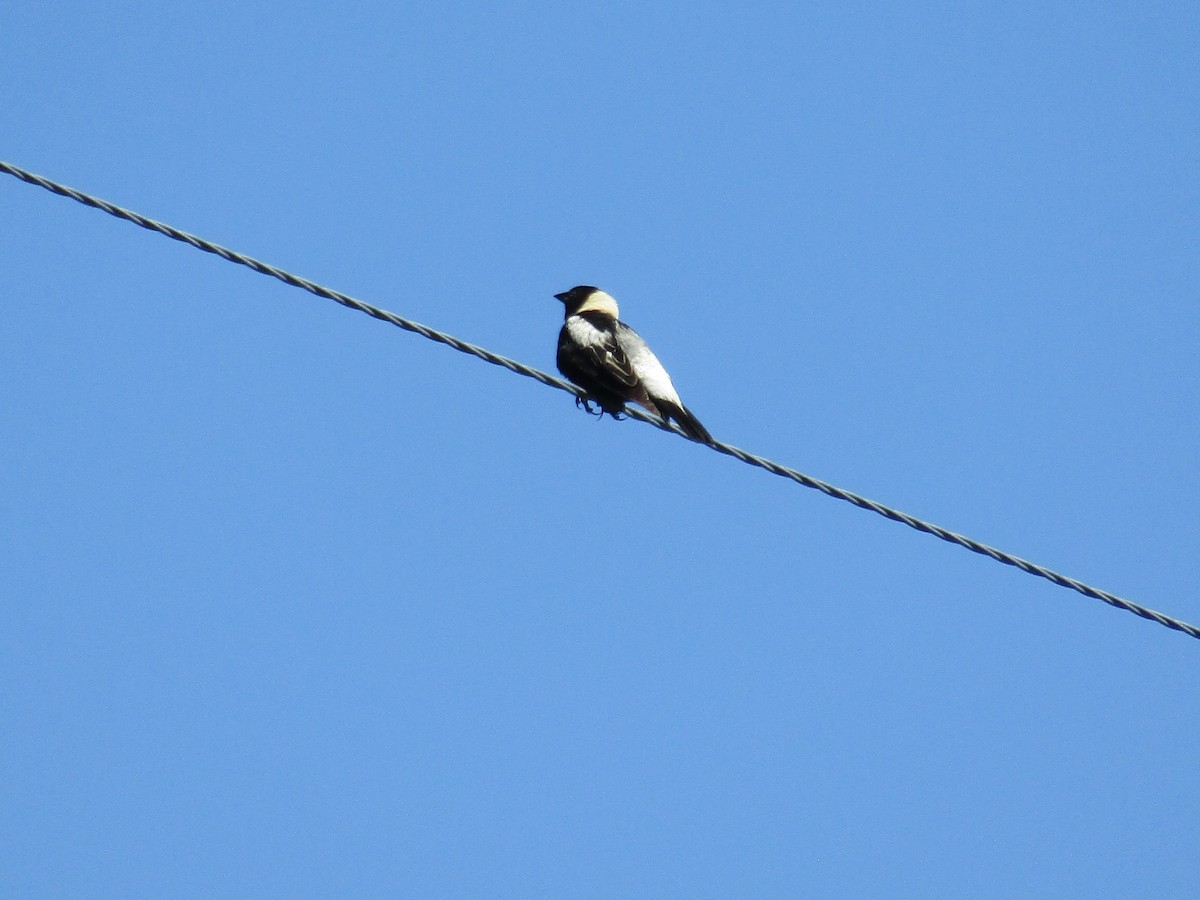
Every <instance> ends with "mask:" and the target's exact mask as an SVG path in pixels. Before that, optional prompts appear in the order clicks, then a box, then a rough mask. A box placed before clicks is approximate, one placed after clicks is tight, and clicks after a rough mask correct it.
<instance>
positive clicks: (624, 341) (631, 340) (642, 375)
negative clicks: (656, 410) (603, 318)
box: [616, 322, 683, 406]
mask: <svg viewBox="0 0 1200 900" xmlns="http://www.w3.org/2000/svg"><path fill="white" fill-rule="evenodd" d="M616 342H617V344H618V346H619V348H620V350H621V351H622V354H621V355H622V357H623V358H624V359H625V360H627V362H628V363H629V366H630V368H631V370H632V371H633V373H634V378H635V379H637V380H638V381H640V382H641V384H642V387H643V388H644V389H645V390H646V393H648V394H649V395H650V398H651V399H652V400H658V399H663V400H667V401H670V402H671V403H673V404H675V405H676V406H682V405H683V404H682V401H680V399H679V394H678V393H676V391H675V385H673V384H672V383H671V376H670V375H668V374H667V370H666V369H664V368H663V364H662V363H660V362H659V361H658V357H657V356H655V355H654V351H653V350H651V349H650V347H649V346H647V344H646V342H645V341H643V340H642V338H641V335H639V334H638V333H637V332H636V331H634V330H633V329H632V328H630V327H629V326H628V325H626V324H625V323H624V322H617V327H616Z"/></svg>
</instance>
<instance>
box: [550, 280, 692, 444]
mask: <svg viewBox="0 0 1200 900" xmlns="http://www.w3.org/2000/svg"><path fill="white" fill-rule="evenodd" d="M554 297H555V299H557V300H561V301H562V303H563V306H565V307H566V321H565V322H564V323H563V327H562V331H560V332H559V333H558V359H557V362H558V371H560V372H562V373H563V374H564V375H566V376H567V378H569V379H571V381H573V382H574V383H575V384H577V385H579V386H580V387H581V388H583V389H584V390H585V391H587V392H588V394H589V395H591V399H593V400H595V401H596V402H597V403H599V404H600V408H601V410H602V412H601V413H600V415H604V413H608V414H609V415H611V416H612V417H613V418H616V417H617V416H618V415H619V414H620V413H622V412H624V410H625V404H626V403H627V402H632V403H637V404H639V405H641V406H644V407H645V408H646V409H648V410H649V411H650V412H652V413H654V414H655V415H658V416H660V417H661V418H663V419H664V420H666V419H674V420H675V421H676V422H678V423H679V427H680V428H682V429H683V430H684V432H685V433H686V434H687V435H688V436H689V437H690V438H692V439H693V440H696V441H701V442H702V443H705V444H711V443H712V435H710V434H709V433H708V430H707V429H706V428H705V427H704V426H703V425H701V424H700V422H699V421H698V420H697V419H696V417H695V416H694V415H692V413H691V411H690V410H689V409H688V408H687V407H686V406H684V405H683V401H682V400H680V399H679V394H678V393H677V392H676V391H675V385H673V384H671V376H670V375H668V374H667V370H666V369H664V368H663V366H662V363H660V362H659V361H658V357H657V356H655V355H654V353H653V352H651V350H650V348H649V347H647V346H646V342H645V341H643V340H642V339H641V337H639V336H638V333H637V332H636V331H634V330H633V329H632V328H630V327H629V326H628V325H626V324H625V323H624V322H622V321H621V320H620V319H619V318H618V315H619V312H618V310H617V301H616V300H614V299H613V298H612V297H610V296H609V295H608V294H606V293H605V292H604V291H602V290H600V289H599V288H597V287H592V286H591V285H589V284H581V285H579V286H578V287H573V288H571V289H570V290H569V291H565V292H563V293H561V294H555V295H554ZM583 403H584V406H585V407H587V410H588V412H591V407H590V406H588V401H587V400H584V401H583Z"/></svg>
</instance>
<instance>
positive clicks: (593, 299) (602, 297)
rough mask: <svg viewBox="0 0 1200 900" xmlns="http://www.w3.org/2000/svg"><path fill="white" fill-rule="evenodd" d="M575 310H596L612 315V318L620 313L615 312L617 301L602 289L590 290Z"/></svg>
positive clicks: (580, 311) (577, 311) (615, 317)
mask: <svg viewBox="0 0 1200 900" xmlns="http://www.w3.org/2000/svg"><path fill="white" fill-rule="evenodd" d="M575 312H576V313H583V312H598V313H600V314H601V315H605V316H612V317H613V318H614V319H617V318H620V313H619V312H617V301H616V300H614V299H613V298H612V297H611V296H609V295H608V294H606V293H604V291H592V293H591V295H590V296H589V297H588V298H587V299H586V300H584V301H583V305H582V306H580V307H579V309H577V310H575Z"/></svg>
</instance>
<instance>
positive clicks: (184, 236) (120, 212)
mask: <svg viewBox="0 0 1200 900" xmlns="http://www.w3.org/2000/svg"><path fill="white" fill-rule="evenodd" d="M0 171H3V172H6V173H7V174H9V175H13V176H15V177H16V178H19V179H20V180H22V181H24V182H27V183H29V184H32V185H36V186H37V187H40V188H44V189H45V190H47V191H50V192H51V193H54V194H58V195H60V196H62V197H68V198H70V199H72V200H75V201H77V202H79V203H82V204H84V205H85V206H90V207H92V208H93V209H99V210H102V211H103V212H106V213H108V214H109V215H111V216H116V217H117V218H118V219H124V220H126V221H128V222H132V223H133V224H135V225H140V226H141V227H142V228H146V229H148V230H150V231H155V232H158V233H159V234H161V235H165V236H166V237H169V238H172V239H173V240H176V241H182V242H183V243H185V244H189V245H191V246H192V247H195V248H196V249H197V250H203V251H204V252H205V253H213V254H216V255H217V256H219V257H221V258H222V259H224V260H227V261H229V262H232V263H237V264H238V265H241V266H246V267H247V268H249V269H253V270H254V271H255V272H258V273H259V274H260V275H269V276H271V277H272V278H277V279H279V280H280V281H282V282H283V283H284V284H289V285H291V286H292V287H298V288H301V289H303V290H306V291H308V292H309V293H310V294H315V295H317V296H318V297H323V298H325V299H327V300H332V301H334V302H335V303H340V304H341V305H342V306H347V307H349V308H350V309H354V310H357V311H358V312H361V313H366V314H367V315H368V316H371V317H372V318H374V319H379V320H380V321H382V322H388V323H389V324H392V325H395V326H396V327H397V328H403V329H404V330H405V331H411V332H413V333H415V334H419V335H421V337H424V338H428V339H429V340H431V341H437V342H438V343H439V344H446V345H447V346H449V347H453V348H454V349H455V350H458V351H459V352H460V353H467V354H469V355H471V356H474V357H477V358H478V359H482V360H483V361H484V362H488V363H491V364H492V365H496V366H501V367H503V368H505V369H508V370H509V371H510V372H515V373H516V374H518V375H524V376H526V377H527V378H532V379H534V380H535V381H539V382H541V383H542V384H544V385H547V386H549V387H552V388H557V389H558V390H560V391H566V392H567V393H569V394H572V395H574V396H575V397H577V398H579V399H585V398H586V397H587V396H588V395H587V392H586V391H584V390H582V389H581V388H579V387H576V386H575V385H573V384H571V383H569V382H566V381H563V380H562V379H561V378H556V377H554V376H553V375H550V374H548V373H546V372H543V371H541V370H540V369H535V368H533V367H532V366H527V365H525V364H524V363H520V362H517V361H516V360H514V359H509V358H508V357H505V356H501V355H499V354H498V353H492V352H491V351H490V350H487V349H485V348H483V347H477V346H476V345H474V344H469V343H467V342H466V341H463V340H459V339H458V338H456V337H454V336H453V335H449V334H446V333H445V332H442V331H438V330H437V329H434V328H430V327H429V326H427V325H422V324H420V323H419V322H414V321H412V320H411V319H406V318H404V317H403V316H398V315H396V314H395V313H392V312H388V311H387V310H384V309H380V308H379V307H377V306H372V305H371V304H370V303H364V302H363V301H362V300H358V299H356V298H354V297H351V296H349V295H348V294H343V293H341V292H340V291H334V290H330V289H329V288H327V287H323V286H321V285H319V284H317V283H316V282H313V281H309V280H308V279H307V278H301V277H299V276H298V275H293V274H292V273H290V272H287V271H284V270H283V269H280V268H277V267H275V266H272V265H268V264H267V263H264V262H261V261H259V260H257V259H254V258H252V257H249V256H246V255H244V254H242V253H238V252H237V251H235V250H230V249H228V248H227V247H222V246H221V245H220V244H214V243H212V242H211V241H206V240H204V238H201V237H197V236H196V235H194V234H189V233H188V232H186V231H180V230H179V229H178V228H173V227H172V226H170V225H166V224H164V223H162V222H156V221H155V220H154V219H148V218H146V217H145V216H143V215H140V214H138V213H135V212H132V211H131V210H127V209H122V208H121V207H119V206H116V205H115V204H112V203H109V202H108V201H106V200H101V199H100V198H98V197H93V196H90V195H89V194H85V193H83V192H81V191H77V190H75V189H74V188H71V187H67V186H66V185H63V184H59V183H58V182H55V181H51V180H50V179H48V178H43V177H42V176H40V175H35V174H34V173H32V172H28V171H26V170H25V169H22V168H20V167H18V166H14V165H12V164H11V163H7V162H4V161H3V160H0ZM628 414H629V416H630V417H631V418H634V419H637V420H638V421H641V422H645V423H647V424H649V425H653V426H654V427H656V428H661V429H662V430H663V431H669V432H672V433H673V434H677V435H679V436H680V437H682V438H685V439H687V440H691V438H690V437H688V435H686V434H685V433H684V432H683V430H682V429H680V428H679V426H678V425H675V424H674V423H671V422H667V421H664V420H662V419H660V418H658V417H657V416H654V415H651V414H650V413H647V412H643V411H642V410H640V409H637V408H632V407H631V408H630V409H629V410H628ZM708 446H710V447H712V449H713V450H716V451H717V452H718V453H723V454H725V455H726V456H732V457H733V458H734V459H737V460H740V461H741V462H744V463H746V464H747V465H751V466H757V467H758V468H760V469H765V470H766V471H768V472H770V473H771V474H772V475H778V476H780V477H781V478H787V479H790V480H791V481H794V482H796V483H797V484H800V485H803V486H804V487H808V488H813V489H814V490H818V491H820V492H821V493H823V494H826V495H828V496H830V497H833V498H835V499H837V500H844V501H845V502H847V503H851V504H853V505H854V506H857V507H858V508H860V509H866V510H870V511H871V512H873V513H876V514H877V515H881V516H883V517H884V518H885V519H891V520H892V521H893V522H899V523H901V524H902V525H907V526H908V527H909V528H913V529H916V530H917V531H921V532H924V533H925V534H931V535H933V536H934V537H936V538H940V539H941V540H943V541H947V542H949V543H951V544H956V545H958V546H959V547H963V548H965V549H967V550H970V551H971V552H972V553H978V554H980V555H982V556H987V557H989V558H991V559H994V560H995V561H996V562H999V563H1003V564H1004V565H1007V566H1015V567H1016V568H1018V569H1020V570H1021V571H1022V572H1027V573H1028V574H1030V575H1036V576H1037V577H1039V578H1044V579H1046V580H1047V581H1050V582H1053V583H1054V584H1057V585H1058V586H1060V587H1065V588H1069V589H1071V590H1073V591H1077V592H1078V593H1080V594H1083V595H1084V596H1085V597H1091V598H1092V599H1094V600H1102V601H1103V602H1105V603H1107V604H1108V605H1109V606H1114V607H1116V608H1117V609H1123V610H1125V611H1126V612H1131V613H1133V614H1134V615H1136V616H1141V617H1142V618H1143V619H1149V620H1150V621H1152V622H1157V623H1158V624H1159V625H1163V626H1165V627H1166V628H1170V629H1172V630H1174V631H1179V632H1182V633H1183V634H1186V635H1189V636H1191V637H1193V638H1197V639H1200V628H1197V627H1196V626H1195V625H1189V624H1188V623H1187V622H1182V621H1180V620H1178V619H1174V618H1172V617H1170V616H1168V615H1165V614H1163V613H1160V612H1157V611H1156V610H1153V609H1149V608H1147V607H1145V606H1141V605H1139V604H1137V603H1134V602H1133V601H1131V600H1126V599H1125V598H1123V597H1118V596H1117V595H1116V594H1110V593H1109V592H1108V591H1102V590H1100V589H1099V588H1094V587H1092V586H1091V585H1088V584H1085V583H1084V582H1082V581H1078V580H1076V579H1074V578H1068V577H1067V576H1066V575H1061V574H1059V573H1058V572H1055V571H1053V570H1052V569H1047V568H1046V567H1045V566H1039V565H1037V564H1036V563H1032V562H1029V561H1028V560H1025V559H1021V558H1020V557H1019V556H1013V555H1012V554H1011V553H1005V552H1004V551H1003V550H998V549H996V548H995V547H990V546H988V545H987V544H983V543H980V542H979V541H976V540H974V539H972V538H969V537H966V536H965V535H961V534H957V533H955V532H953V531H949V530H948V529H945V528H942V527H941V526H940V525H935V524H933V523H932V522H926V521H924V520H923V519H918V518H916V517H915V516H910V515H908V514H907V513H904V512H901V511H900V510H897V509H892V508H891V507H890V506H884V505H883V504H882V503H877V502H875V501H874V500H869V499H867V498H866V497H862V496H860V495H858V494H855V493H853V492H851V491H847V490H843V489H842V488H839V487H837V486H835V485H832V484H829V483H828V482H824V481H821V480H820V479H817V478H813V477H811V476H809V475H805V474H804V473H803V472H799V471H797V470H795V469H791V468H788V467H787V466H784V465H780V464H779V463H777V462H774V461H772V460H769V459H767V458H765V457H762V456H756V455H755V454H753V453H749V452H747V451H745V450H742V449H740V448H738V447H735V446H733V445H732V444H726V443H724V442H723V441H716V440H714V441H713V442H712V443H711V444H709V445H708Z"/></svg>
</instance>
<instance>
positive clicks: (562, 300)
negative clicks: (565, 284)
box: [554, 291, 567, 303]
mask: <svg viewBox="0 0 1200 900" xmlns="http://www.w3.org/2000/svg"><path fill="white" fill-rule="evenodd" d="M554 299H555V300H557V301H559V302H560V303H566V302H567V292H566V291H563V292H562V293H561V294H555V295H554Z"/></svg>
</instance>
